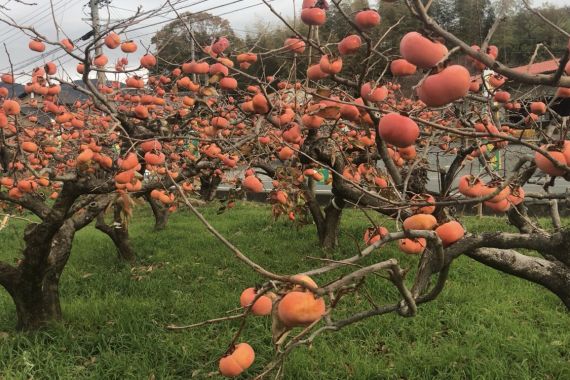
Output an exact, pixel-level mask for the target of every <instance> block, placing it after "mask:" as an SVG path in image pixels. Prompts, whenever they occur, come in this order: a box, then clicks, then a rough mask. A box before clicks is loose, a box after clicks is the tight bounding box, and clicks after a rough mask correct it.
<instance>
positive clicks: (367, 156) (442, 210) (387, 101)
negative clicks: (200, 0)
mask: <svg viewBox="0 0 570 380" xmlns="http://www.w3.org/2000/svg"><path fill="white" fill-rule="evenodd" d="M265 4H266V5H267V6H268V8H269V9H270V10H271V11H273V12H274V13H275V14H276V15H277V16H278V17H279V19H280V20H281V21H282V22H283V23H284V25H285V26H286V27H287V28H288V29H289V30H290V31H291V37H289V38H287V39H285V40H284V41H283V47H282V48H279V49H277V50H275V49H273V50H263V49H260V51H259V52H257V53H256V52H255V51H242V52H237V53H236V55H235V58H236V61H237V62H238V63H239V64H240V68H236V67H230V68H229V69H228V70H227V72H223V73H221V74H222V75H219V76H218V77H217V78H213V79H212V78H211V82H218V83H219V85H220V87H221V88H222V89H226V90H232V91H237V92H238V95H239V96H236V97H235V98H234V100H235V99H238V100H237V102H238V103H239V107H225V108H224V109H223V111H222V112H218V113H217V114H216V115H215V116H214V117H213V118H212V124H213V125H214V126H216V129H215V130H211V131H210V133H212V134H213V135H218V136H220V135H222V136H223V135H224V134H231V133H232V132H227V131H226V130H225V127H224V126H225V125H228V124H229V125H232V127H230V128H235V127H238V128H241V129H245V130H246V132H245V135H246V136H249V137H245V138H244V139H243V140H241V141H240V145H239V151H240V154H241V157H243V160H242V163H243V164H245V165H246V166H245V167H244V169H247V170H245V172H244V177H243V178H241V181H240V182H241V187H242V188H244V189H246V190H247V191H251V192H262V191H264V184H263V182H262V181H261V179H260V177H258V176H259V174H265V175H268V176H270V177H271V178H272V179H273V182H272V189H271V192H270V195H269V199H270V201H271V202H272V203H273V205H274V206H273V211H274V214H275V215H285V216H287V217H288V218H289V219H291V220H294V221H296V220H299V219H302V220H307V219H309V216H310V217H311V218H312V220H313V221H314V223H315V224H316V227H317V231H318V235H319V240H320V241H321V244H322V245H323V246H325V247H334V245H335V242H336V240H337V239H338V235H337V231H338V221H339V219H340V217H341V214H342V209H343V207H345V206H346V205H352V206H355V207H359V208H362V209H363V210H368V211H367V212H378V213H381V214H383V215H386V216H387V217H390V218H393V219H395V220H396V221H397V230H396V231H393V232H390V231H388V230H387V229H386V228H384V227H382V226H379V225H372V226H371V227H370V229H368V230H367V231H363V236H364V243H365V244H366V245H368V247H366V248H364V249H362V250H361V251H360V252H358V253H357V254H356V255H355V256H353V257H350V258H346V259H344V260H340V261H338V262H333V263H330V264H328V265H326V266H324V267H319V268H315V269H313V270H309V271H307V272H305V273H302V274H298V275H293V276H291V275H285V274H278V273H275V272H273V271H271V270H270V269H266V268H263V267H261V266H259V265H258V264H256V263H255V262H252V260H251V259H249V258H248V257H247V254H246V253H244V252H241V251H240V250H239V249H238V248H237V247H235V246H233V245H232V244H231V242H229V241H227V240H226V239H225V238H224V237H223V236H221V235H220V234H219V233H218V232H217V231H216V230H215V228H214V227H213V226H212V225H211V224H209V222H208V221H207V220H205V219H204V218H203V217H202V216H201V215H200V213H199V211H198V210H197V209H195V208H194V207H193V206H192V205H190V204H188V202H186V200H185V199H184V196H182V198H183V200H184V201H185V203H187V204H188V206H189V207H190V209H191V210H192V211H193V212H194V213H195V214H196V215H197V216H198V217H199V218H200V220H201V221H202V222H203V223H204V224H205V225H206V226H207V228H208V229H209V230H210V231H211V232H212V233H213V234H214V235H215V236H217V237H218V238H219V239H220V240H221V241H222V242H224V243H225V244H226V245H227V246H228V248H229V249H230V250H231V251H232V252H233V253H234V255H235V256H236V257H237V258H238V259H240V260H241V261H243V262H244V263H245V264H247V265H249V266H251V267H252V269H253V270H255V271H256V272H258V273H259V274H260V275H262V276H264V277H266V278H267V279H268V280H270V281H268V282H266V283H264V284H263V285H262V286H261V287H259V288H248V289H246V290H245V291H244V292H243V293H242V294H241V297H240V303H241V305H242V306H243V307H244V311H243V313H241V314H239V315H234V316H231V317H225V318H218V319H213V320H211V321H205V322H202V323H198V324H196V325H191V326H189V327H196V326H198V325H202V324H204V323H214V322H220V321H223V320H234V319H240V320H241V327H243V326H244V324H245V323H246V320H247V318H248V316H250V315H268V314H271V315H272V318H273V329H272V334H273V338H274V343H275V345H276V356H275V358H274V360H273V361H271V362H270V363H268V364H267V366H266V367H265V369H264V370H263V372H262V373H260V374H259V375H258V377H260V378H261V377H264V376H266V375H268V374H269V373H271V372H272V371H276V372H275V373H276V374H277V375H280V374H282V372H281V371H282V368H283V367H282V364H283V361H284V359H285V357H286V356H287V354H288V353H289V352H290V351H291V350H292V349H294V348H295V347H297V346H299V345H302V344H310V343H311V342H312V341H313V340H314V339H315V337H317V336H318V335H320V334H321V333H323V332H326V331H337V330H339V329H342V328H344V327H346V326H348V325H351V324H353V323H356V322H358V321H360V320H362V319H365V318H369V317H372V316H378V315H382V314H386V313H392V312H397V313H398V314H400V315H402V316H413V315H415V314H416V313H417V311H418V306H419V305H420V304H422V303H424V302H429V301H432V300H434V299H435V298H436V297H437V296H438V295H439V294H440V293H441V291H442V290H443V289H444V286H445V282H446V279H447V275H448V272H449V270H450V265H451V263H452V262H453V260H454V259H455V258H457V257H460V256H462V255H466V256H468V257H470V258H472V259H474V260H477V261H479V262H481V263H483V264H485V265H487V266H490V267H492V268H495V269H497V270H500V271H502V272H505V273H508V274H511V275H513V276H516V277H519V278H522V279H525V280H528V281H531V282H534V283H537V284H540V285H542V286H544V287H545V288H546V289H548V290H550V291H551V292H553V293H554V294H556V295H557V296H558V297H559V298H560V300H561V301H562V302H563V303H564V304H565V305H566V306H567V307H570V268H569V265H570V255H569V250H568V243H569V242H570V240H568V236H569V233H568V230H567V229H565V228H564V227H563V226H562V223H561V221H560V217H559V215H558V209H557V203H556V202H555V200H557V199H564V198H565V197H566V195H565V194H564V193H556V192H555V191H554V184H555V181H556V179H558V181H561V180H566V179H567V178H570V176H569V174H568V170H569V167H568V165H567V164H568V163H569V162H568V160H567V157H568V158H570V156H569V154H570V151H569V150H568V146H569V143H568V140H567V135H566V134H567V119H568V115H567V114H563V113H559V112H557V111H556V110H557V109H558V110H560V108H558V107H557V104H559V103H560V102H561V101H563V100H564V99H565V98H567V97H568V96H569V92H568V91H569V90H568V88H570V76H569V74H570V65H569V64H568V58H569V54H570V51H569V49H570V46H568V47H567V48H566V49H565V51H564V53H563V55H562V56H561V57H558V58H557V59H556V62H557V65H556V70H554V73H552V74H538V75H537V74H532V73H528V72H523V71H520V70H514V69H512V68H510V67H508V66H507V65H504V64H502V63H501V62H500V61H499V60H498V56H499V47H497V46H496V45H493V44H492V42H493V37H494V33H495V31H496V30H497V28H498V27H499V26H500V24H501V22H502V20H503V19H504V14H503V13H502V12H504V9H505V8H504V7H499V8H498V9H497V12H498V16H497V18H496V19H495V21H494V23H493V24H492V25H491V26H490V27H489V29H488V30H487V31H486V35H485V37H484V39H483V40H482V41H477V42H478V43H479V44H481V46H477V45H473V43H474V42H475V41H463V40H461V39H460V38H458V37H457V36H455V35H454V34H452V33H451V32H449V31H448V30H446V29H445V28H443V27H442V26H441V25H440V24H439V23H438V22H437V21H435V19H434V18H433V17H432V16H431V15H430V5H431V4H432V2H431V1H427V2H422V1H420V0H417V1H406V2H405V4H406V6H407V7H408V11H409V13H410V17H413V18H415V19H416V20H418V21H419V22H420V23H421V24H422V25H423V29H421V30H418V31H412V32H408V33H405V34H404V35H402V36H400V39H399V41H400V43H399V51H398V53H397V54H394V53H390V52H389V51H382V50H381V48H380V47H381V46H382V41H383V38H384V37H385V36H381V37H380V38H378V39H372V38H371V37H370V36H371V32H370V31H371V30H373V28H375V27H376V26H377V25H378V24H379V23H380V22H381V15H379V14H378V13H377V12H376V11H374V10H369V9H363V10H360V11H358V12H356V13H354V14H348V13H347V12H346V11H345V10H344V9H343V8H342V7H341V6H340V1H336V0H331V1H330V4H329V2H327V1H311V0H306V1H303V3H302V7H301V9H300V20H301V21H302V23H303V24H305V26H307V27H308V28H307V29H308V30H307V32H306V33H302V32H301V31H300V29H299V28H298V27H297V25H296V24H295V22H294V21H292V22H289V21H287V20H286V19H285V18H283V17H282V16H281V15H279V14H277V13H276V12H275V11H274V10H273V8H272V6H271V4H270V3H268V2H265ZM331 7H334V8H335V9H336V12H338V14H340V15H341V16H342V19H343V20H344V23H345V24H346V25H349V26H350V30H351V31H350V32H349V33H348V35H346V36H345V37H343V38H342V39H341V40H340V41H330V40H327V39H326V38H324V37H323V36H322V35H319V27H320V26H322V25H323V24H324V23H325V21H326V18H327V15H328V14H329V12H330V8H331ZM533 12H535V13H536V17H537V18H536V22H544V23H546V24H547V25H548V26H549V27H551V28H553V29H554V30H556V31H557V33H559V38H561V39H564V41H566V44H568V42H567V41H568V40H569V37H570V34H569V33H568V32H567V31H565V30H563V29H562V28H560V27H559V26H557V25H556V24H554V23H552V22H551V21H550V20H548V19H547V18H546V17H544V16H543V15H542V14H541V13H540V12H539V11H536V10H533ZM187 31H188V33H189V35H190V36H192V30H191V28H190V27H189V26H187ZM390 31H391V30H388V32H387V33H390ZM193 39H194V41H195V42H196V39H195V38H193ZM218 43H220V40H216V41H215V42H214V44H212V45H211V46H206V47H202V50H203V51H204V52H205V53H209V54H210V56H211V58H210V59H211V60H212V62H215V61H218V63H219V62H220V61H225V60H227V59H228V58H227V53H224V52H223V51H220V49H219V48H218V47H216V44H218ZM390 49H392V47H390ZM392 50H393V49H392ZM283 52H289V53H290V54H291V60H292V63H291V64H290V65H287V66H285V65H283V66H282V67H281V68H280V69H278V70H277V71H276V72H272V73H265V75H262V76H259V75H258V76H254V75H251V74H248V72H247V70H248V69H249V68H250V66H251V64H252V63H257V62H260V63H262V61H263V59H264V55H272V54H282V53H283ZM363 52H365V53H364V57H363V59H362V60H360V63H359V64H358V66H357V67H356V70H355V67H354V66H353V67H351V70H350V72H351V73H354V72H355V71H356V72H357V74H355V75H349V76H345V75H343V70H344V67H343V64H344V62H345V60H346V58H347V57H350V56H351V55H354V54H357V53H360V54H362V53H363ZM458 61H462V62H466V63H465V64H459V63H458ZM533 62H534V56H532V57H529V63H533ZM377 65H381V66H383V67H384V70H382V71H381V75H380V76H378V75H376V74H374V75H372V74H371V73H373V72H374V71H375V70H373V68H374V67H376V66H377ZM230 66H231V65H230ZM285 67H287V68H288V69H286V70H283V68H285ZM491 70H492V71H491ZM414 74H415V75H416V76H415V78H416V79H415V83H414V85H413V88H412V90H413V91H411V92H412V93H413V94H412V96H411V97H410V96H409V95H407V94H410V91H409V89H406V88H402V86H401V84H400V82H401V81H402V79H401V78H402V77H407V76H412V75H414ZM235 78H237V79H239V78H245V80H246V81H250V82H249V83H253V85H252V84H250V85H248V87H246V88H245V89H242V90H241V91H239V85H240V81H239V80H235ZM412 78H413V77H412ZM521 85H525V86H530V87H531V88H532V86H537V85H542V86H550V87H551V88H552V91H551V93H552V95H550V96H549V98H548V99H546V97H545V98H543V99H537V98H536V95H533V91H531V90H529V89H528V87H527V88H525V89H524V90H523V91H517V86H521ZM243 90H245V91H243ZM544 115H547V116H548V118H547V117H545V116H544ZM220 118H222V119H223V120H221V119H220ZM529 136H530V137H531V138H529ZM498 151H512V152H518V154H517V155H516V158H515V160H514V161H515V162H513V164H512V165H509V167H508V170H502V169H501V170H499V168H498V166H497V165H493V163H492V160H493V155H494V153H495V152H498ZM521 152H522V153H521ZM433 155H438V156H439V155H441V156H447V157H449V162H450V164H449V165H448V166H444V165H441V164H440V163H439V162H438V161H437V160H433V159H432V158H431V157H432V156H433ZM434 161H436V162H434ZM322 168H325V169H327V170H328V171H329V172H330V173H332V181H331V183H330V185H331V193H332V196H331V201H330V204H329V205H328V206H326V207H325V208H324V209H321V207H320V206H319V205H318V203H317V202H316V197H315V191H314V188H315V187H314V185H315V181H319V180H321V179H322V174H321V173H320V172H319V169H322ZM430 171H432V172H435V173H437V181H438V186H437V187H435V188H436V190H434V186H432V187H431V188H430V187H428V185H429V176H428V175H427V174H428V172H430ZM537 171H541V172H543V173H545V174H546V175H548V176H550V180H549V181H548V182H547V183H546V184H545V185H544V187H543V190H544V191H543V192H540V193H530V192H528V191H526V192H525V189H524V186H525V185H526V184H527V183H528V182H529V180H530V179H531V177H532V176H533V174H534V173H535V172H537ZM529 198H530V199H544V200H553V202H551V207H550V211H551V219H552V226H551V227H548V228H546V227H542V226H540V225H538V224H537V223H536V222H535V221H533V220H532V219H531V218H530V217H529V216H528V215H527V208H526V206H525V199H529ZM477 205H484V206H485V207H486V208H488V209H490V210H491V211H493V212H496V213H504V214H506V218H505V219H504V220H505V225H506V224H511V225H513V226H515V227H516V228H517V229H518V232H516V233H507V232H503V231H487V232H482V233H470V232H469V231H465V228H464V226H463V225H462V224H461V221H460V216H459V214H458V213H457V212H456V209H457V208H458V207H464V206H477ZM392 241H394V242H396V241H397V244H398V247H399V249H400V251H401V252H402V253H403V254H411V255H418V268H417V271H415V272H409V271H408V270H407V268H402V267H400V265H399V264H398V260H397V257H393V258H387V257H385V256H383V257H382V261H379V262H375V263H373V264H370V265H365V266H357V269H354V267H355V265H358V264H357V263H359V262H361V261H362V260H363V258H365V257H369V255H370V253H372V252H373V251H374V250H376V249H381V248H382V247H384V246H385V245H386V244H388V243H390V242H392ZM528 251H533V252H534V253H535V254H529V253H528ZM330 271H336V273H338V277H337V279H336V280H334V281H333V282H331V283H328V284H326V285H323V286H318V285H317V283H316V282H315V281H314V280H313V278H315V276H318V275H320V274H323V273H325V272H330ZM377 272H385V273H387V274H388V279H389V280H390V281H391V282H392V283H393V285H394V286H395V287H396V288H397V289H398V294H399V298H398V299H396V300H394V302H393V303H391V304H382V303H381V302H379V301H378V300H375V299H374V300H371V302H370V303H371V309H369V310H359V311H356V310H355V311H354V314H353V315H352V316H349V317H339V318H338V319H337V318H335V307H336V305H337V304H338V303H339V302H340V300H341V299H342V298H344V297H351V296H353V295H354V294H355V293H358V292H359V291H360V290H361V289H362V288H363V287H365V286H366V285H365V284H366V277H367V276H369V275H371V274H372V273H377ZM412 273H413V274H412ZM309 276H311V277H312V278H311V277H309ZM407 276H408V277H409V276H411V277H412V278H406V277H407ZM410 283H411V284H412V285H411V287H409V285H408V284H410ZM270 305H271V307H269V306H270ZM187 327H188V326H187ZM296 327H303V329H302V330H300V331H298V334H297V335H295V336H294V337H291V338H289V334H290V332H291V331H294V330H293V329H294V328H296ZM172 328H179V327H176V326H172ZM182 328H184V327H182ZM242 331H243V328H240V329H239V330H238V332H237V333H236V335H235V337H234V339H232V341H231V342H230V344H229V347H228V350H227V352H226V353H225V354H224V356H223V358H222V359H221V361H220V368H219V369H220V372H221V373H222V374H224V375H226V376H236V375H239V374H240V373H242V372H243V371H244V370H245V369H247V367H249V366H250V365H251V364H252V362H253V355H254V354H253V350H252V349H251V347H250V346H244V343H240V345H238V346H235V344H236V343H237V342H238V341H239V339H240V335H241V333H242ZM234 350H235V351H234Z"/></svg>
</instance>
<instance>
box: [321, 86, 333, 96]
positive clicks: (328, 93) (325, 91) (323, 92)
mask: <svg viewBox="0 0 570 380" xmlns="http://www.w3.org/2000/svg"><path fill="white" fill-rule="evenodd" d="M331 93H332V92H331V89H330V88H328V87H319V88H317V94H318V95H320V96H324V97H327V98H328V97H330V96H331Z"/></svg>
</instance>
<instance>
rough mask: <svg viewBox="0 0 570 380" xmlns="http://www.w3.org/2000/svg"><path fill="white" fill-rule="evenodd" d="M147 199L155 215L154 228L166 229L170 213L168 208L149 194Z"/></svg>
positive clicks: (156, 229) (157, 229) (158, 229)
mask: <svg viewBox="0 0 570 380" xmlns="http://www.w3.org/2000/svg"><path fill="white" fill-rule="evenodd" d="M146 200H147V201H148V203H149V204H150V208H151V210H152V214H153V215H154V230H155V231H161V230H163V229H165V228H166V225H167V224H168V216H169V215H170V212H169V211H168V208H167V207H164V206H162V205H161V204H159V202H157V201H156V200H154V199H153V198H152V197H151V196H150V195H148V194H147V195H146Z"/></svg>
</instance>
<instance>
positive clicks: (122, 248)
mask: <svg viewBox="0 0 570 380" xmlns="http://www.w3.org/2000/svg"><path fill="white" fill-rule="evenodd" d="M113 207H114V209H113V225H111V226H109V225H108V224H107V223H106V222H105V215H104V213H100V214H99V215H97V222H96V224H95V228H97V229H98V230H99V231H102V232H104V233H105V234H107V236H109V237H110V238H111V240H112V241H113V243H114V244H115V248H116V249H117V257H118V258H119V260H122V261H125V262H128V263H134V262H135V259H136V255H135V253H134V251H133V249H132V247H131V242H130V240H129V227H128V224H127V223H126V222H125V221H123V220H122V218H121V206H120V205H118V204H116V203H115V205H114V206H113Z"/></svg>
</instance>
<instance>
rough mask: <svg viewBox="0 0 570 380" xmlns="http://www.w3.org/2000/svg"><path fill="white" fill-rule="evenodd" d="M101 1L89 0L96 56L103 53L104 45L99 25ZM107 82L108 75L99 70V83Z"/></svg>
mask: <svg viewBox="0 0 570 380" xmlns="http://www.w3.org/2000/svg"><path fill="white" fill-rule="evenodd" d="M99 1H100V0H89V6H90V7H91V25H92V26H93V38H94V39H95V41H96V43H95V56H98V55H100V54H103V46H102V44H101V38H100V36H101V30H100V27H101V26H100V25H99ZM106 83H107V77H106V76H105V73H104V72H102V71H97V84H98V85H100V86H103V85H105V84H106Z"/></svg>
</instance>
